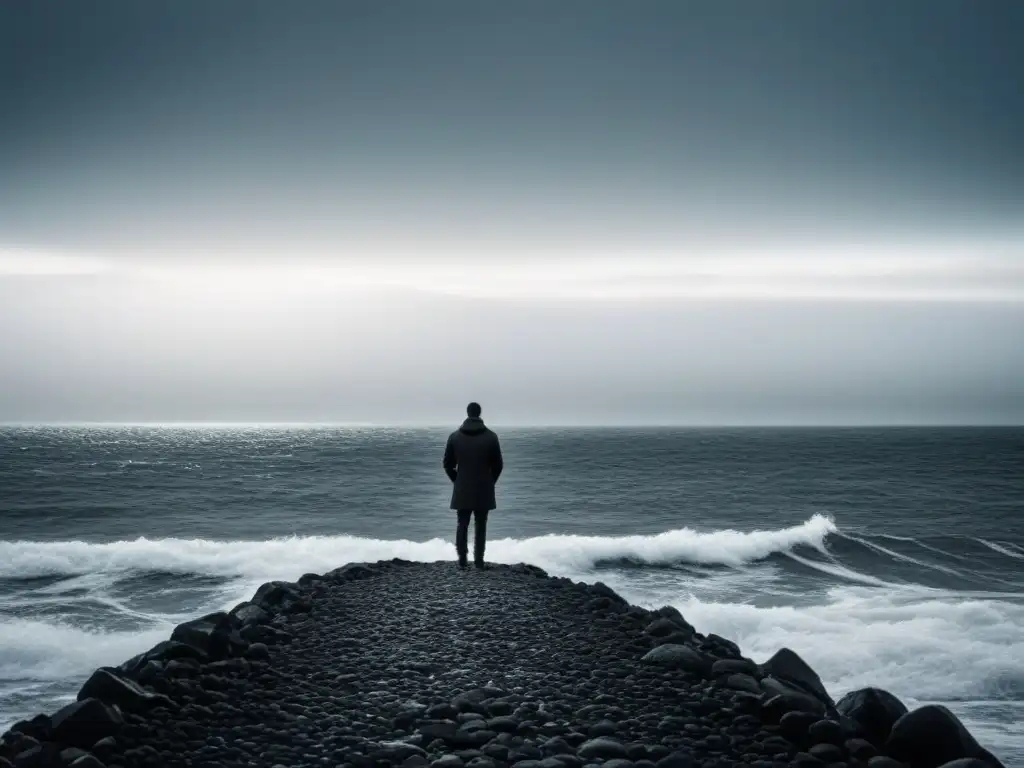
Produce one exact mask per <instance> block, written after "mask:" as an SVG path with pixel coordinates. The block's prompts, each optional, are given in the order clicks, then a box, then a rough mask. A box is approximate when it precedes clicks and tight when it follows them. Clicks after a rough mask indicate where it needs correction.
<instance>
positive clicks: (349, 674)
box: [0, 560, 1000, 768]
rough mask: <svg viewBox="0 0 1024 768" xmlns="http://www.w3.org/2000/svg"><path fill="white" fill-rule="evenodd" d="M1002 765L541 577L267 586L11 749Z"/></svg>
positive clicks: (758, 764) (21, 764) (122, 671)
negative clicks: (249, 599) (248, 599)
mask: <svg viewBox="0 0 1024 768" xmlns="http://www.w3.org/2000/svg"><path fill="white" fill-rule="evenodd" d="M12 765H13V766H17V768H50V767H51V766H55V767H56V766H61V767H62V766H74V768H104V766H106V768H115V767H116V766H120V767H121V768H134V766H223V767H224V768H231V767H233V766H264V767H265V768H276V767H277V766H282V767H288V768H298V767H299V766H309V767H310V768H312V767H314V766H315V767H318V768H319V767H322V766H326V767H328V768H334V767H335V766H345V767H346V768H349V767H351V768H388V767H389V766H402V768H425V767H426V766H432V767H433V768H505V767H506V766H511V767H513V768H594V767H595V766H603V768H696V767H697V766H702V767H703V768H719V767H723V768H724V766H736V765H744V766H751V767H752V768H782V767H783V766H797V767H799V768H811V767H812V766H814V767H817V766H831V768H841V767H842V766H850V767H852V766H868V767H869V768H900V767H901V766H908V767H909V768H939V766H944V768H1000V763H999V761H998V760H996V758H995V757H993V756H992V755H991V754H989V753H988V752H987V751H985V750H984V749H983V748H982V747H981V746H979V745H978V743H977V742H976V741H975V740H974V739H973V738H972V737H971V735H970V734H969V733H968V732H967V730H966V729H965V728H964V727H963V725H962V724H961V723H960V722H959V721H958V720H957V718H956V717H955V716H954V715H953V714H952V713H951V712H949V711H948V710H946V709H945V708H943V707H935V706H929V707H922V708H920V709H917V710H914V711H911V712H908V711H907V708H906V707H905V706H904V705H903V704H902V703H901V702H900V701H899V700H898V699H897V698H895V697H894V696H892V695H891V694H889V693H886V692H885V691H883V690H879V689H865V690H861V691H855V692H853V693H850V694H848V695H846V696H844V697H843V698H842V699H840V700H839V701H833V699H832V698H831V697H830V696H829V694H828V691H826V690H825V688H824V686H823V685H822V683H821V680H820V679H819V678H818V676H817V675H816V674H815V673H814V670H812V669H811V668H810V667H809V666H808V665H807V664H806V663H804V661H803V660H802V659H801V658H800V657H799V656H798V655H797V654H796V653H794V652H792V651H790V650H786V649H783V650H780V651H779V652H778V653H777V654H776V655H775V656H773V657H772V658H771V659H769V660H768V661H766V662H765V663H763V664H757V663H755V662H753V661H751V660H750V659H748V658H745V657H744V656H743V654H742V653H741V652H740V649H739V648H737V647H736V645H735V644H734V643H732V642H730V641H729V640H726V639H725V638H722V637H718V636H716V635H713V634H709V635H702V634H701V633H700V632H698V631H696V630H695V628H694V627H692V626H691V625H690V624H688V623H687V622H686V620H685V619H684V617H683V616H681V615H680V614H679V612H678V611H677V610H675V609H674V608H661V609H659V610H655V611H650V610H646V609H644V608H638V607H636V606H631V605H629V604H627V603H626V601H625V600H623V599H622V598H621V597H619V596H618V595H617V594H615V592H613V591H612V590H611V589H609V588H608V587H606V586H604V585H603V584H600V583H598V584H593V585H587V584H582V583H574V582H572V581H570V580H568V579H560V578H549V577H548V576H547V575H546V574H545V573H544V572H543V571H541V570H540V569H538V568H535V567H533V566H528V565H515V566H493V567H491V568H489V569H488V570H484V571H470V572H462V571H459V570H458V569H457V568H455V566H454V565H453V564H452V563H409V562H403V561H397V560H396V561H389V562H381V563H376V564H353V565H347V566H344V567H343V568H339V569H337V570H335V571H331V572H330V573H327V574H324V575H322V576H316V575H312V574H309V575H306V576H303V577H302V578H301V579H299V581H298V582H297V583H286V582H272V583H269V584H264V585H263V586H262V587H260V589H259V590H258V591H257V592H256V594H255V595H254V597H253V599H252V600H251V601H250V602H246V603H242V604H241V605H239V606H237V607H235V608H234V609H233V610H232V611H230V612H229V613H216V614H211V615H209V616H205V617H203V618H201V619H197V620H195V621H190V622H188V623H186V624H183V625H181V626H179V627H177V628H176V629H175V630H174V632H173V633H172V635H171V637H170V639H169V640H167V641H165V642H162V643H160V644H158V645H157V646H156V647H155V648H153V649H152V650H150V651H148V652H146V653H143V654H141V655H139V656H136V657H135V658H133V659H130V660H129V661H126V662H125V663H123V664H121V665H120V666H119V667H104V668H101V669H98V670H96V672H95V673H94V674H93V675H92V676H91V677H90V678H89V680H88V681H87V682H86V683H85V685H84V686H83V687H82V689H81V692H80V693H79V695H78V700H77V701H76V702H74V703H72V704H69V705H68V706H66V707H64V708H63V709H61V710H60V711H59V712H57V713H55V714H53V715H39V716H38V717H35V718H33V719H32V720H29V721H24V722H20V723H17V724H16V725H15V726H14V727H13V728H12V729H11V730H10V731H8V732H7V733H5V734H4V735H3V736H2V737H0V768H11V766H12Z"/></svg>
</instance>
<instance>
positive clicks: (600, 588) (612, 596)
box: [590, 581, 629, 605]
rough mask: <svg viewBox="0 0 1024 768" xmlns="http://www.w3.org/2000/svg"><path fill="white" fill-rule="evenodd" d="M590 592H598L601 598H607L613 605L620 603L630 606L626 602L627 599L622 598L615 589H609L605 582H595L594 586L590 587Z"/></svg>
mask: <svg viewBox="0 0 1024 768" xmlns="http://www.w3.org/2000/svg"><path fill="white" fill-rule="evenodd" d="M590 591H591V592H596V593H597V594H599V595H600V596H601V597H607V598H608V599H609V600H611V601H612V602H613V603H618V604H619V605H628V604H629V603H628V602H627V601H626V598H624V597H622V595H620V594H619V593H618V592H616V591H615V590H614V589H612V588H611V587H609V586H608V585H607V584H605V583H604V582H603V581H596V582H594V584H593V585H592V586H591V587H590Z"/></svg>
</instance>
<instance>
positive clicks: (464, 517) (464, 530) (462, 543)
mask: <svg viewBox="0 0 1024 768" xmlns="http://www.w3.org/2000/svg"><path fill="white" fill-rule="evenodd" d="M457 514H458V517H459V522H458V527H456V529H455V552H456V554H457V555H458V556H459V566H460V567H462V568H465V567H466V560H467V557H468V555H469V552H468V550H469V541H468V540H469V518H470V517H471V516H472V514H473V513H472V511H470V510H468V509H460V510H459V511H458V513H457Z"/></svg>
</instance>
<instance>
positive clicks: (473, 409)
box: [466, 403, 480, 419]
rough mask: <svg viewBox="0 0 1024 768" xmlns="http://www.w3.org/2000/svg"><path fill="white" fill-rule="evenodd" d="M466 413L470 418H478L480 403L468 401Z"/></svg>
mask: <svg viewBox="0 0 1024 768" xmlns="http://www.w3.org/2000/svg"><path fill="white" fill-rule="evenodd" d="M466 415H467V416H469V418H471V419H479V418H480V403H470V404H469V405H467V406H466Z"/></svg>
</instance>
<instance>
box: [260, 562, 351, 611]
mask: <svg viewBox="0 0 1024 768" xmlns="http://www.w3.org/2000/svg"><path fill="white" fill-rule="evenodd" d="M331 573H333V571H332V572H331ZM329 575H330V574H328V576H329ZM300 600H302V594H301V593H300V592H299V585H298V584H295V583H293V582H290V581H268V582H267V583H266V584H261V585H260V587H259V589H257V590H256V594H255V595H253V596H252V600H250V601H249V602H251V603H252V604H253V605H256V606H258V607H260V608H262V609H263V610H264V611H266V612H267V613H270V614H275V613H281V612H284V611H287V610H288V609H289V608H290V607H291V606H292V605H293V604H294V603H296V602H298V601H300Z"/></svg>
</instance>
